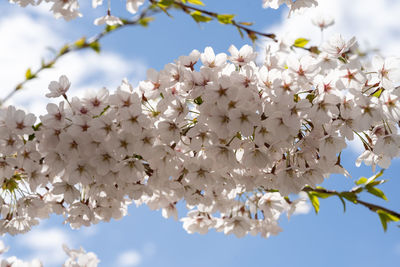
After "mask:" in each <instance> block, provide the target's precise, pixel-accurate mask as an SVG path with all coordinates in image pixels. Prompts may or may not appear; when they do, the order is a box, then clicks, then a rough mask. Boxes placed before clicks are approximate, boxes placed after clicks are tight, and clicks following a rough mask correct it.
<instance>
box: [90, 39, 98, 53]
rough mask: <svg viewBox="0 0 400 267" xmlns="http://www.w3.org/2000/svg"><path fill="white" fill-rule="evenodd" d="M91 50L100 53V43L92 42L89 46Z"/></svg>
mask: <svg viewBox="0 0 400 267" xmlns="http://www.w3.org/2000/svg"><path fill="white" fill-rule="evenodd" d="M89 46H90V48H92V49H93V50H94V51H96V53H100V43H99V42H97V41H96V42H91V43H90V44H89Z"/></svg>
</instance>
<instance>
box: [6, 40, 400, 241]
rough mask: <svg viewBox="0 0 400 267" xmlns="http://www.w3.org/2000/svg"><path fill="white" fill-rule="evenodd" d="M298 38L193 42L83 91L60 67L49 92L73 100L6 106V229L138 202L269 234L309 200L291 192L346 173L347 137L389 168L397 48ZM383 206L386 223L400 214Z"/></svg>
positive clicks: (95, 216) (199, 221)
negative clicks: (188, 48) (39, 111)
mask: <svg viewBox="0 0 400 267" xmlns="http://www.w3.org/2000/svg"><path fill="white" fill-rule="evenodd" d="M291 46H292V44H285V43H283V42H282V41H281V42H279V43H275V42H272V43H271V44H270V45H269V47H268V48H267V51H266V58H265V61H264V62H263V64H262V65H261V66H257V65H256V63H255V62H254V60H255V58H256V53H255V52H254V51H253V49H252V48H251V47H250V46H248V45H246V46H243V47H242V48H240V49H237V48H236V47H235V46H231V47H230V48H229V53H230V55H227V54H225V53H219V54H215V52H214V50H213V49H212V48H211V47H207V48H205V49H204V51H203V52H202V53H201V52H199V51H197V50H193V51H192V52H191V53H190V54H189V55H187V56H181V57H179V58H178V60H176V61H175V62H174V63H170V64H167V65H166V66H165V68H164V69H163V70H161V71H159V72H158V71H156V70H153V69H150V70H149V71H148V78H147V80H146V81H143V82H141V83H139V85H137V86H136V87H133V86H132V85H131V84H129V83H128V81H123V82H122V84H121V86H120V87H119V88H117V90H116V91H115V92H114V93H110V92H109V91H108V90H107V89H105V88H103V89H101V90H100V91H98V92H96V93H90V94H87V95H86V96H84V97H82V98H78V97H71V96H69V95H68V90H69V88H70V87H71V86H73V85H71V83H70V82H69V80H68V78H67V77H65V76H62V77H60V79H59V81H53V82H52V83H51V84H50V85H49V90H50V93H48V94H47V96H48V97H62V98H63V100H62V101H60V102H59V104H58V105H57V104H53V103H50V104H48V105H47V111H48V113H47V114H45V115H43V116H40V122H39V123H36V117H35V116H34V115H33V114H26V113H25V112H23V111H22V110H17V109H16V108H15V107H12V106H10V107H8V109H7V110H5V111H3V113H2V114H1V115H0V148H1V151H2V158H1V159H0V167H1V168H0V171H1V176H0V177H2V180H1V181H0V184H2V192H3V193H2V198H1V202H2V203H3V205H2V208H1V216H2V217H1V220H0V221H1V224H0V226H1V228H0V230H1V232H3V233H10V234H17V233H23V232H26V231H29V229H30V227H31V226H32V225H35V224H37V223H38V219H39V218H47V217H48V216H49V214H51V213H57V214H62V215H63V216H65V218H66V222H67V223H69V224H70V225H71V226H72V227H74V228H77V227H80V226H82V225H85V226H89V225H92V224H95V223H98V222H100V221H109V220H110V219H112V218H114V219H119V218H122V217H123V216H125V215H126V214H127V206H128V205H129V204H131V203H132V202H134V203H135V204H137V205H141V204H145V205H147V206H149V207H150V208H151V209H162V213H163V216H164V217H174V218H175V219H177V218H178V211H177V208H176V205H177V203H178V202H181V201H182V202H185V203H186V206H187V208H188V209H189V212H188V215H187V217H184V218H182V219H181V220H182V221H183V227H184V228H185V229H186V230H187V231H188V232H189V233H193V232H199V233H203V234H204V233H206V232H208V231H209V230H210V229H216V230H217V231H222V232H224V233H226V234H235V235H236V236H238V237H242V236H244V235H246V234H260V235H261V236H263V237H268V236H270V235H274V234H278V233H279V232H280V231H281V229H280V227H279V225H278V219H279V217H280V216H281V215H282V214H284V213H286V214H287V215H288V216H290V215H291V214H293V213H294V212H296V210H297V209H298V207H299V206H301V205H302V204H303V203H304V201H305V199H304V198H299V199H296V200H289V199H288V198H287V196H288V195H289V194H298V193H300V192H301V191H306V190H305V189H304V188H308V187H310V188H316V186H317V185H318V184H321V183H322V182H323V181H324V178H326V177H328V176H329V175H330V174H332V173H341V174H344V175H347V171H346V170H345V169H344V168H343V166H342V165H341V152H342V150H343V149H344V148H345V147H346V146H347V145H346V142H347V141H349V140H353V139H354V138H355V137H356V138H360V139H361V140H362V141H363V143H364V145H365V151H364V152H363V153H362V155H361V156H360V157H359V158H358V160H357V162H356V163H357V164H361V162H364V163H365V164H367V165H372V166H373V169H375V165H379V166H380V167H382V168H387V167H389V165H390V162H391V159H392V158H394V157H397V156H398V155H399V152H400V146H399V144H400V136H399V134H398V133H397V127H396V125H397V123H398V121H399V120H400V112H399V111H400V101H399V95H400V92H399V90H398V87H396V86H397V84H398V82H399V80H400V74H399V69H400V68H399V62H398V60H397V59H394V58H388V59H383V58H381V57H379V56H376V57H374V58H373V59H372V62H364V61H363V60H364V59H362V58H360V57H359V56H358V54H357V53H354V52H353V50H354V49H355V46H356V41H355V39H350V40H348V41H346V40H344V39H343V38H342V37H341V36H340V35H335V36H333V37H332V38H331V39H329V41H328V42H326V43H324V44H323V45H322V46H321V47H320V48H318V49H319V50H320V51H321V53H319V54H316V53H306V54H304V55H298V54H297V53H296V52H295V51H293V49H291ZM200 62H201V63H202V64H201V63H200ZM362 182H363V183H367V181H362ZM360 183H361V182H360ZM368 185H369V183H368ZM369 190H374V189H369ZM374 192H375V193H377V192H379V191H377V189H376V188H375V191H374ZM308 193H309V194H310V193H311V192H310V191H309V192H308ZM315 193H318V192H314V194H315ZM319 193H321V192H319ZM348 197H349V196H348ZM349 198H350V197H349ZM357 200H358V198H357ZM360 201H361V200H360ZM360 201H358V203H359V204H362V205H367V206H368V205H369V204H368V203H366V202H360ZM369 207H371V208H373V206H371V205H370V206H369ZM380 210H381V212H380V211H379V210H376V212H377V213H378V214H379V215H380V217H381V219H382V218H383V217H385V216H386V217H385V218H386V219H385V220H386V222H387V221H388V220H389V219H390V218H389V219H387V218H388V217H387V216H389V217H390V216H391V215H393V216H395V215H394V214H393V213H392V214H389V213H387V212H385V210H384V209H380ZM382 211H383V212H385V213H382ZM389 221H390V220H389Z"/></svg>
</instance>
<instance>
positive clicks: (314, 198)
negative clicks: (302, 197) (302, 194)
mask: <svg viewBox="0 0 400 267" xmlns="http://www.w3.org/2000/svg"><path fill="white" fill-rule="evenodd" d="M307 195H308V198H309V199H310V201H311V204H312V206H313V207H314V210H315V213H316V214H318V212H319V199H318V197H317V196H316V195H315V192H307Z"/></svg>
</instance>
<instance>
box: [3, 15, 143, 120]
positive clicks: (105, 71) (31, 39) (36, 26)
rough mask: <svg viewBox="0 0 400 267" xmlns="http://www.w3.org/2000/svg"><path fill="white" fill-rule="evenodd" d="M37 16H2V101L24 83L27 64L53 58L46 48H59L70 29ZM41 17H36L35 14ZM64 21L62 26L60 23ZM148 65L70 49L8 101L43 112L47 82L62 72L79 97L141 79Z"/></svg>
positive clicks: (38, 64)
mask: <svg viewBox="0 0 400 267" xmlns="http://www.w3.org/2000/svg"><path fill="white" fill-rule="evenodd" d="M38 14H40V12H38V13H37V14H36V16H35V18H34V17H33V16H32V15H31V14H30V13H29V12H17V13H15V12H13V13H11V14H8V15H6V16H4V17H2V18H1V19H0V36H2V42H0V58H1V60H0V80H1V82H2V84H1V90H0V99H1V98H3V97H4V96H5V95H7V94H8V93H9V92H10V91H12V90H13V88H14V87H15V85H16V84H17V83H18V82H20V81H22V80H23V78H24V74H25V72H26V70H27V68H28V67H31V68H32V70H34V69H37V68H38V67H39V66H40V61H41V58H51V55H52V52H50V50H49V49H48V48H49V47H54V48H60V47H61V46H62V45H63V44H64V42H65V40H66V39H67V38H66V36H68V31H70V30H72V29H69V28H68V27H70V26H69V24H57V26H55V27H48V26H47V25H52V23H51V22H53V21H54V18H53V17H49V16H44V17H42V16H40V15H38ZM38 16H39V18H37V17H38ZM60 25H64V26H60ZM145 72H146V66H145V64H144V63H143V62H140V61H137V60H132V59H126V58H124V56H123V55H121V54H118V53H115V52H107V51H102V52H101V53H100V54H99V55H98V54H96V53H95V52H94V51H89V50H85V51H80V52H72V53H70V54H68V55H66V56H64V57H62V58H60V60H59V61H58V62H57V63H56V65H55V68H52V69H47V70H45V71H43V72H42V73H40V75H39V79H34V80H32V81H30V82H28V83H27V84H26V86H25V87H24V89H22V90H21V91H20V92H17V93H16V94H15V95H14V97H13V98H12V99H11V101H9V102H8V103H7V104H13V105H17V106H20V107H23V108H25V109H27V110H28V111H30V112H33V113H35V114H43V113H44V112H45V107H46V103H48V102H49V99H46V98H45V97H44V95H45V94H46V93H47V86H48V84H49V83H50V81H52V80H58V78H59V76H61V75H62V74H66V75H67V76H68V77H69V79H70V81H71V83H72V87H71V96H73V95H76V94H78V95H80V96H82V95H83V92H84V91H86V90H87V89H91V90H99V89H101V88H102V87H103V86H106V87H107V88H108V89H110V90H111V91H112V90H114V89H115V88H116V87H117V86H118V85H119V84H120V82H121V80H122V79H123V78H125V77H127V78H128V80H129V81H130V82H132V83H133V84H135V83H137V82H138V81H139V80H141V79H144V78H145Z"/></svg>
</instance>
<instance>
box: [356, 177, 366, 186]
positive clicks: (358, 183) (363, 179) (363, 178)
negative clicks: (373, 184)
mask: <svg viewBox="0 0 400 267" xmlns="http://www.w3.org/2000/svg"><path fill="white" fill-rule="evenodd" d="M367 181H368V179H367V178H365V177H361V178H360V179H358V180H357V181H356V182H355V184H356V185H360V184H365V183H366V182H367Z"/></svg>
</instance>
